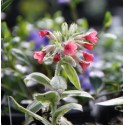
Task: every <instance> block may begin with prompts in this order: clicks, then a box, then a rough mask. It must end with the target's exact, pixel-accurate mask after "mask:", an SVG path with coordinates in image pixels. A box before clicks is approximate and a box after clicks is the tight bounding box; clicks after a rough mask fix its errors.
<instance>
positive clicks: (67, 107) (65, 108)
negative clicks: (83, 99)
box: [52, 103, 83, 125]
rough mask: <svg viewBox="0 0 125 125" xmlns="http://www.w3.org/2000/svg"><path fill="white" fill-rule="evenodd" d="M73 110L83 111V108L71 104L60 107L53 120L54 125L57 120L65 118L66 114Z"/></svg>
mask: <svg viewBox="0 0 125 125" xmlns="http://www.w3.org/2000/svg"><path fill="white" fill-rule="evenodd" d="M71 109H76V110H80V111H83V109H82V106H81V105H80V104H75V103H69V104H66V105H63V106H61V107H59V108H58V109H57V110H56V112H55V113H54V115H53V118H52V120H53V121H52V123H53V125H56V122H57V119H58V118H59V117H61V116H63V115H64V114H65V113H67V112H68V111H69V110H71Z"/></svg>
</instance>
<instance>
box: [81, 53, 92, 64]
mask: <svg viewBox="0 0 125 125" xmlns="http://www.w3.org/2000/svg"><path fill="white" fill-rule="evenodd" d="M82 54H83V56H84V60H85V61H88V62H92V61H93V60H94V56H93V54H90V53H86V52H82Z"/></svg>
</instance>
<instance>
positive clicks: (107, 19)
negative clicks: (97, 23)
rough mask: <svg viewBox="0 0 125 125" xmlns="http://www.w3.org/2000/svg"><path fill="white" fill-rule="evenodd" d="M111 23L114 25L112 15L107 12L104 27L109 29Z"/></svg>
mask: <svg viewBox="0 0 125 125" xmlns="http://www.w3.org/2000/svg"><path fill="white" fill-rule="evenodd" d="M111 23H112V15H111V13H110V12H109V11H107V12H106V13H105V16H104V22H103V26H104V27H105V28H107V27H109V26H110V25H111Z"/></svg>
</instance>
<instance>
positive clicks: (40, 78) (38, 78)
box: [24, 72, 52, 88]
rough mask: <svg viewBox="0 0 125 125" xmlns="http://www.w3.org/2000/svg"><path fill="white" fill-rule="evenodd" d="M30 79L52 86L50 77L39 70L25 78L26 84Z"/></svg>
mask: <svg viewBox="0 0 125 125" xmlns="http://www.w3.org/2000/svg"><path fill="white" fill-rule="evenodd" d="M29 81H35V82H37V83H40V84H42V85H44V86H47V87H49V88H52V87H51V85H50V79H49V78H48V77H47V76H45V75H44V74H42V73H39V72H34V73H31V74H29V75H28V76H27V77H26V78H25V79H24V82H25V83H26V84H28V82H29Z"/></svg>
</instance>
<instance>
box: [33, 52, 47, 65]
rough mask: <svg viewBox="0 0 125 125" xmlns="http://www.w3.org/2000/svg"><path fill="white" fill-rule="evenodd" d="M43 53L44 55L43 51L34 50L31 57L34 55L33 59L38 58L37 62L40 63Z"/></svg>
mask: <svg viewBox="0 0 125 125" xmlns="http://www.w3.org/2000/svg"><path fill="white" fill-rule="evenodd" d="M45 55H46V53H45V51H37V52H34V56H33V57H34V59H37V60H38V63H39V64H42V62H43V58H44V56H45Z"/></svg>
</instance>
